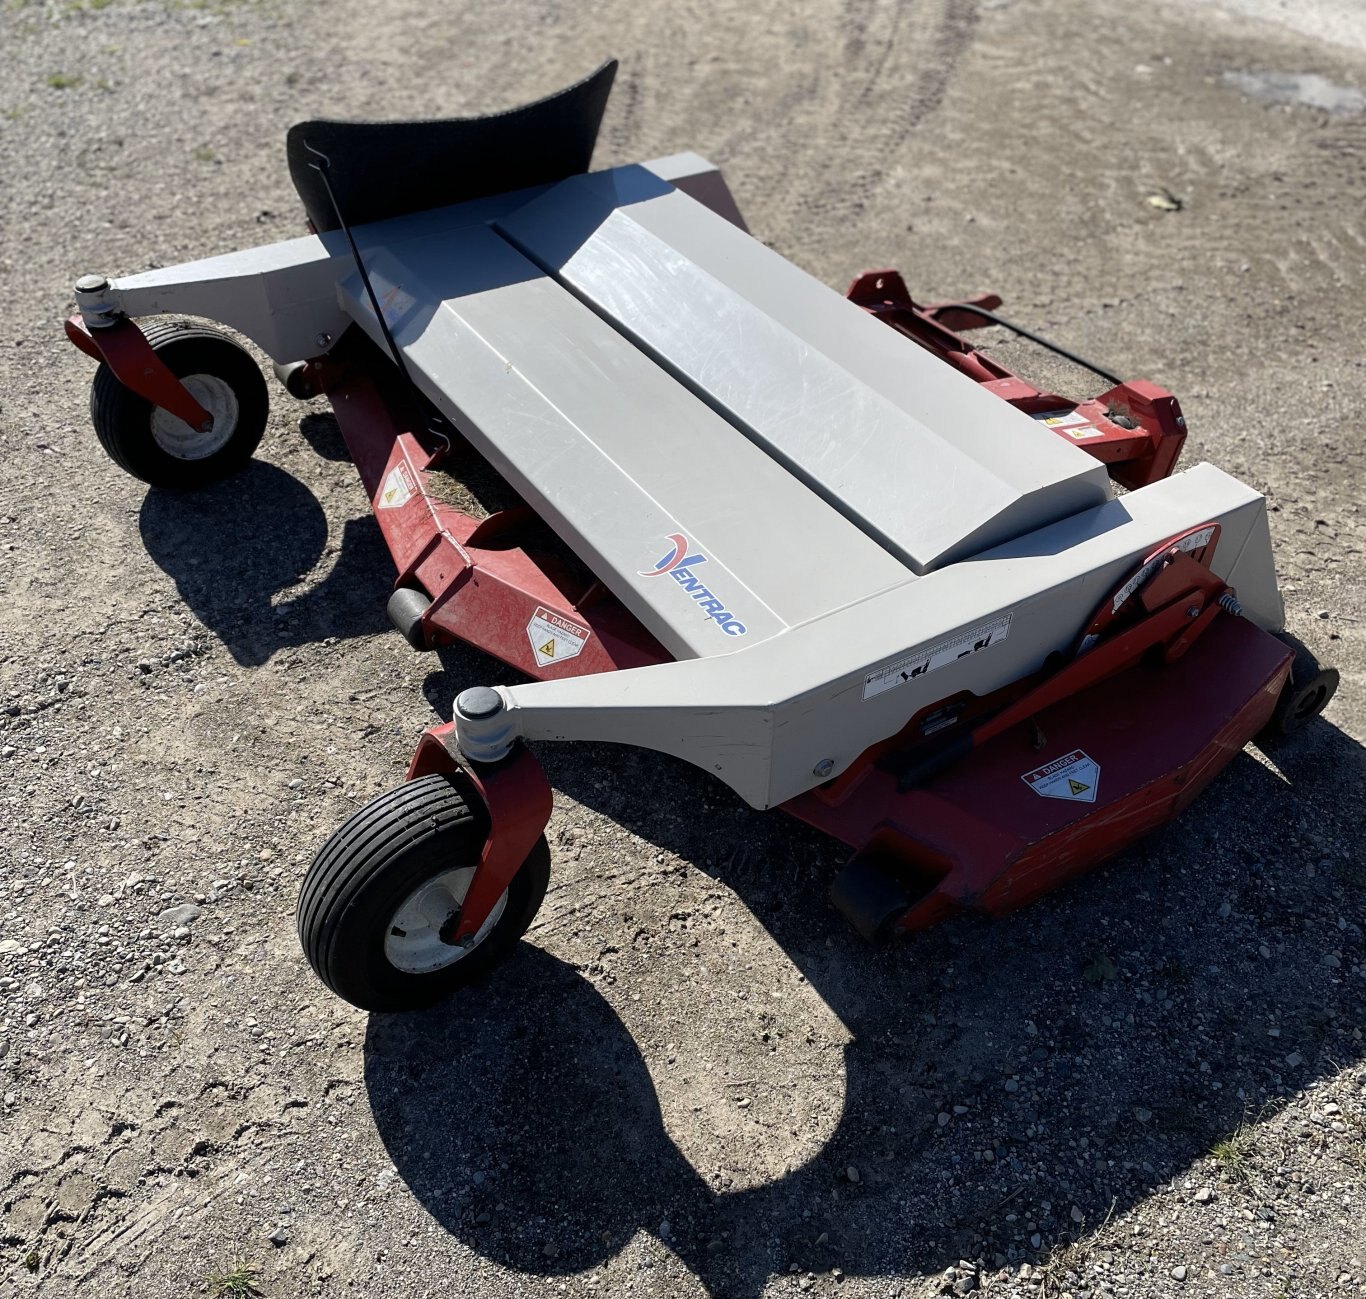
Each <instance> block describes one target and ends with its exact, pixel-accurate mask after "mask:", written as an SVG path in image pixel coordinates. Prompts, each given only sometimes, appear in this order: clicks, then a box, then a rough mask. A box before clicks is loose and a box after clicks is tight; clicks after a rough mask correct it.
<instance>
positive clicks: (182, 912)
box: [157, 902, 201, 929]
mask: <svg viewBox="0 0 1366 1299" xmlns="http://www.w3.org/2000/svg"><path fill="white" fill-rule="evenodd" d="M200 915H201V911H200V908H199V907H197V906H195V904H194V903H193V902H182V903H181V904H180V905H179V906H178V907H167V908H166V910H165V911H163V912H162V913H161V914H160V915H159V916H158V917H157V924H159V925H160V926H161V927H162V928H163V929H175V928H177V927H178V926H180V925H188V924H190V923H191V922H192V921H195V920H198V919H199V917H200Z"/></svg>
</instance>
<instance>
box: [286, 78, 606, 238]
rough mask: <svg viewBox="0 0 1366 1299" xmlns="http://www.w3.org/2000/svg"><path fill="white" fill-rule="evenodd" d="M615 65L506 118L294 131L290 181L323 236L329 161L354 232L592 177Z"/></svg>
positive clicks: (289, 145) (322, 124) (331, 214)
mask: <svg viewBox="0 0 1366 1299" xmlns="http://www.w3.org/2000/svg"><path fill="white" fill-rule="evenodd" d="M616 71H617V62H616V60H615V59H609V60H608V61H607V62H606V63H604V64H603V65H602V67H600V68H599V69H598V70H597V71H596V72H594V73H593V74H592V75H591V76H588V77H585V78H584V79H583V80H582V81H580V82H578V83H577V84H575V85H572V86H570V87H568V89H566V90H561V91H560V92H559V93H558V94H554V95H550V96H548V97H547V98H545V99H538V100H537V101H536V102H535V103H534V104H526V105H524V106H523V107H521V108H514V109H511V110H509V111H508V112H506V113H493V114H490V115H489V116H487V117H456V118H446V119H444V120H440V121H427V122H422V121H418V122H333V121H325V120H324V121H313V122H300V123H299V124H298V125H297V126H292V127H290V128H289V135H288V137H287V139H286V152H287V154H288V157H289V174H290V178H291V179H292V180H293V181H294V188H295V189H296V190H297V191H298V192H299V197H300V198H301V199H302V200H303V204H304V210H305V211H306V212H307V213H308V218H309V220H310V221H312V223H313V228H314V229H315V230H317V231H319V232H321V231H325V230H337V229H340V228H341V223H340V222H339V221H338V219H337V209H336V207H334V206H333V203H332V200H331V198H329V196H328V193H327V188H326V186H325V184H324V182H323V178H322V176H321V175H320V174H319V173H318V172H317V171H316V170H315V169H314V167H313V165H312V164H314V163H316V162H317V161H318V160H317V158H316V156H315V155H313V154H311V153H309V151H308V149H306V148H305V147H304V142H305V141H307V142H308V144H309V145H311V146H312V147H313V148H314V149H317V150H318V151H320V152H321V153H324V154H326V155H327V159H328V177H329V179H330V180H331V183H332V191H333V193H334V194H335V195H336V200H337V207H339V208H340V209H341V211H342V212H343V213H344V214H345V216H346V221H347V224H348V225H351V226H358V225H364V224H365V223H366V222H369V221H383V220H385V219H386V218H388V217H397V216H406V215H407V214H408V213H409V212H422V211H425V210H427V209H428V208H434V207H445V206H446V205H447V204H450V203H464V202H467V201H469V200H470V199H476V198H486V197H487V196H488V195H490V194H505V193H507V192H509V191H511V190H518V189H527V188H529V187H530V186H532V185H550V184H553V183H554V182H555V181H559V180H564V179H566V178H567V177H569V176H576V175H578V174H579V173H580V172H585V171H587V170H588V166H589V163H590V162H591V161H592V158H593V146H594V145H595V144H596V143H597V139H598V128H599V127H600V126H601V125H602V115H603V113H604V112H605V111H606V109H607V97H608V95H609V94H610V93H611V90H612V79H613V77H615V76H616Z"/></svg>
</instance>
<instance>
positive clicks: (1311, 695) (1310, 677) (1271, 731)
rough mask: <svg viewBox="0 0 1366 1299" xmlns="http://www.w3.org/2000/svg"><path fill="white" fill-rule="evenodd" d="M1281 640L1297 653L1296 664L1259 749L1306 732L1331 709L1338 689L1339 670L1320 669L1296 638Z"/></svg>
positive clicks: (1264, 728)
mask: <svg viewBox="0 0 1366 1299" xmlns="http://www.w3.org/2000/svg"><path fill="white" fill-rule="evenodd" d="M1277 639H1278V640H1282V641H1284V642H1285V643H1286V644H1287V645H1288V646H1290V648H1291V649H1293V650H1294V651H1295V660H1294V662H1293V663H1291V665H1290V677H1289V679H1288V680H1287V681H1286V683H1285V685H1284V686H1283V687H1282V688H1281V697H1280V698H1279V699H1278V700H1277V701H1276V710H1275V712H1273V713H1272V714H1271V720H1270V721H1269V722H1267V724H1266V726H1264V727H1263V728H1262V730H1261V731H1259V732H1258V734H1257V744H1258V746H1259V747H1265V746H1267V745H1273V746H1274V745H1276V744H1279V743H1281V742H1282V741H1284V740H1288V739H1289V738H1290V737H1291V736H1292V735H1294V734H1296V733H1297V732H1298V731H1302V730H1303V729H1304V728H1305V727H1306V726H1307V725H1308V724H1309V723H1310V722H1312V721H1313V720H1314V718H1316V717H1317V716H1318V715H1319V714H1320V713H1321V712H1323V710H1324V709H1325V708H1327V707H1328V702H1329V700H1331V699H1332V697H1333V696H1334V695H1335V694H1336V693H1337V689H1338V670H1337V669H1336V668H1325V667H1320V665H1319V661H1318V659H1316V658H1315V657H1314V655H1313V653H1312V652H1311V651H1310V649H1309V648H1308V647H1307V646H1306V645H1304V644H1303V643H1302V642H1300V641H1299V640H1297V639H1296V638H1295V637H1294V636H1290V635H1282V636H1279V637H1278V638H1277Z"/></svg>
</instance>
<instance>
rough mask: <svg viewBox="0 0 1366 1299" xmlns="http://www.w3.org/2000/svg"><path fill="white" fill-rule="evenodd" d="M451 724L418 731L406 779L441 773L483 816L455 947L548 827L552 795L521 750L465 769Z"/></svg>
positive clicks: (481, 917) (487, 910)
mask: <svg viewBox="0 0 1366 1299" xmlns="http://www.w3.org/2000/svg"><path fill="white" fill-rule="evenodd" d="M457 753H458V749H457V748H456V740H455V723H454V722H447V723H446V724H445V725H443V726H433V727H431V728H430V729H429V730H427V731H424V732H423V734H422V739H421V741H420V742H419V743H418V746H417V751H416V752H415V753H414V754H413V759H412V762H411V763H409V765H408V775H407V777H406V779H408V780H416V779H417V778H418V777H419V776H426V775H430V774H431V773H432V772H436V771H444V772H448V773H450V774H451V775H454V776H457V777H458V778H459V779H460V780H461V782H462V783H465V784H467V785H468V786H469V790H468V792H467V793H466V797H467V798H470V797H473V798H476V799H478V800H479V801H481V802H482V803H483V804H484V807H485V808H486V809H487V810H488V817H489V837H488V839H487V840H485V842H484V851H483V853H482V855H481V856H480V858H479V865H478V867H477V868H476V869H475V872H474V878H473V879H472V880H471V881H470V886H469V889H468V890H467V892H466V893H465V899H464V901H463V902H462V903H461V906H460V924H459V925H458V926H457V928H456V931H455V941H456V942H461V941H462V940H464V939H467V938H472V937H473V936H474V935H475V934H477V933H478V932H479V927H480V926H481V925H482V924H483V923H484V921H485V920H487V919H488V918H489V913H490V912H491V911H492V910H493V908H494V907H495V906H496V905H497V902H498V899H499V898H500V897H502V896H503V891H504V889H506V888H507V886H508V885H509V884H511V883H512V877H513V876H514V875H516V874H517V872H518V871H519V870H520V869H521V866H522V863H523V862H524V861H526V859H527V856H528V854H530V852H531V850H532V849H533V848H534V847H535V846H536V840H537V839H539V838H540V836H541V833H542V832H543V831H544V830H545V827H546V825H547V823H548V822H549V821H550V813H551V809H552V805H553V802H554V795H553V793H552V791H551V788H550V782H549V781H548V780H547V779H546V776H545V772H544V771H542V770H541V765H540V763H538V762H537V761H536V759H535V758H533V757H532V756H531V752H530V750H529V749H527V747H526V746H525V745H523V744H518V745H515V746H514V748H513V750H512V752H511V753H510V754H509V755H508V756H507V757H506V758H504V759H503V760H502V761H501V762H496V763H471V764H469V765H465V764H463V763H461V762H460V761H459V759H458V758H457V756H456V754H457Z"/></svg>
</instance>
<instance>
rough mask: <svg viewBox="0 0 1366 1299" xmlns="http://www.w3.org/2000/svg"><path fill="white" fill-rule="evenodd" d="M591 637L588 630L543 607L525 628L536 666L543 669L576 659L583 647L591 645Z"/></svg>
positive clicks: (537, 609)
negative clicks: (589, 640) (566, 660)
mask: <svg viewBox="0 0 1366 1299" xmlns="http://www.w3.org/2000/svg"><path fill="white" fill-rule="evenodd" d="M592 634H593V633H592V632H590V631H589V630H588V628H587V627H580V626H579V625H578V623H573V622H570V621H569V619H568V618H561V617H560V615H559V614H557V613H555V612H553V611H552V610H550V609H546V608H544V607H542V606H540V605H538V606H537V607H536V612H535V613H534V614H532V615H531V621H530V622H529V623H527V625H526V635H527V639H528V640H529V641H530V642H531V652H532V653H533V654H534V655H535V656H536V666H537V667H541V668H545V667H551V666H553V665H554V664H556V663H563V662H564V660H565V659H572V658H577V657H578V655H580V654H582V653H583V647H584V646H585V645H587V644H588V638H589V636H591V635H592Z"/></svg>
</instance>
